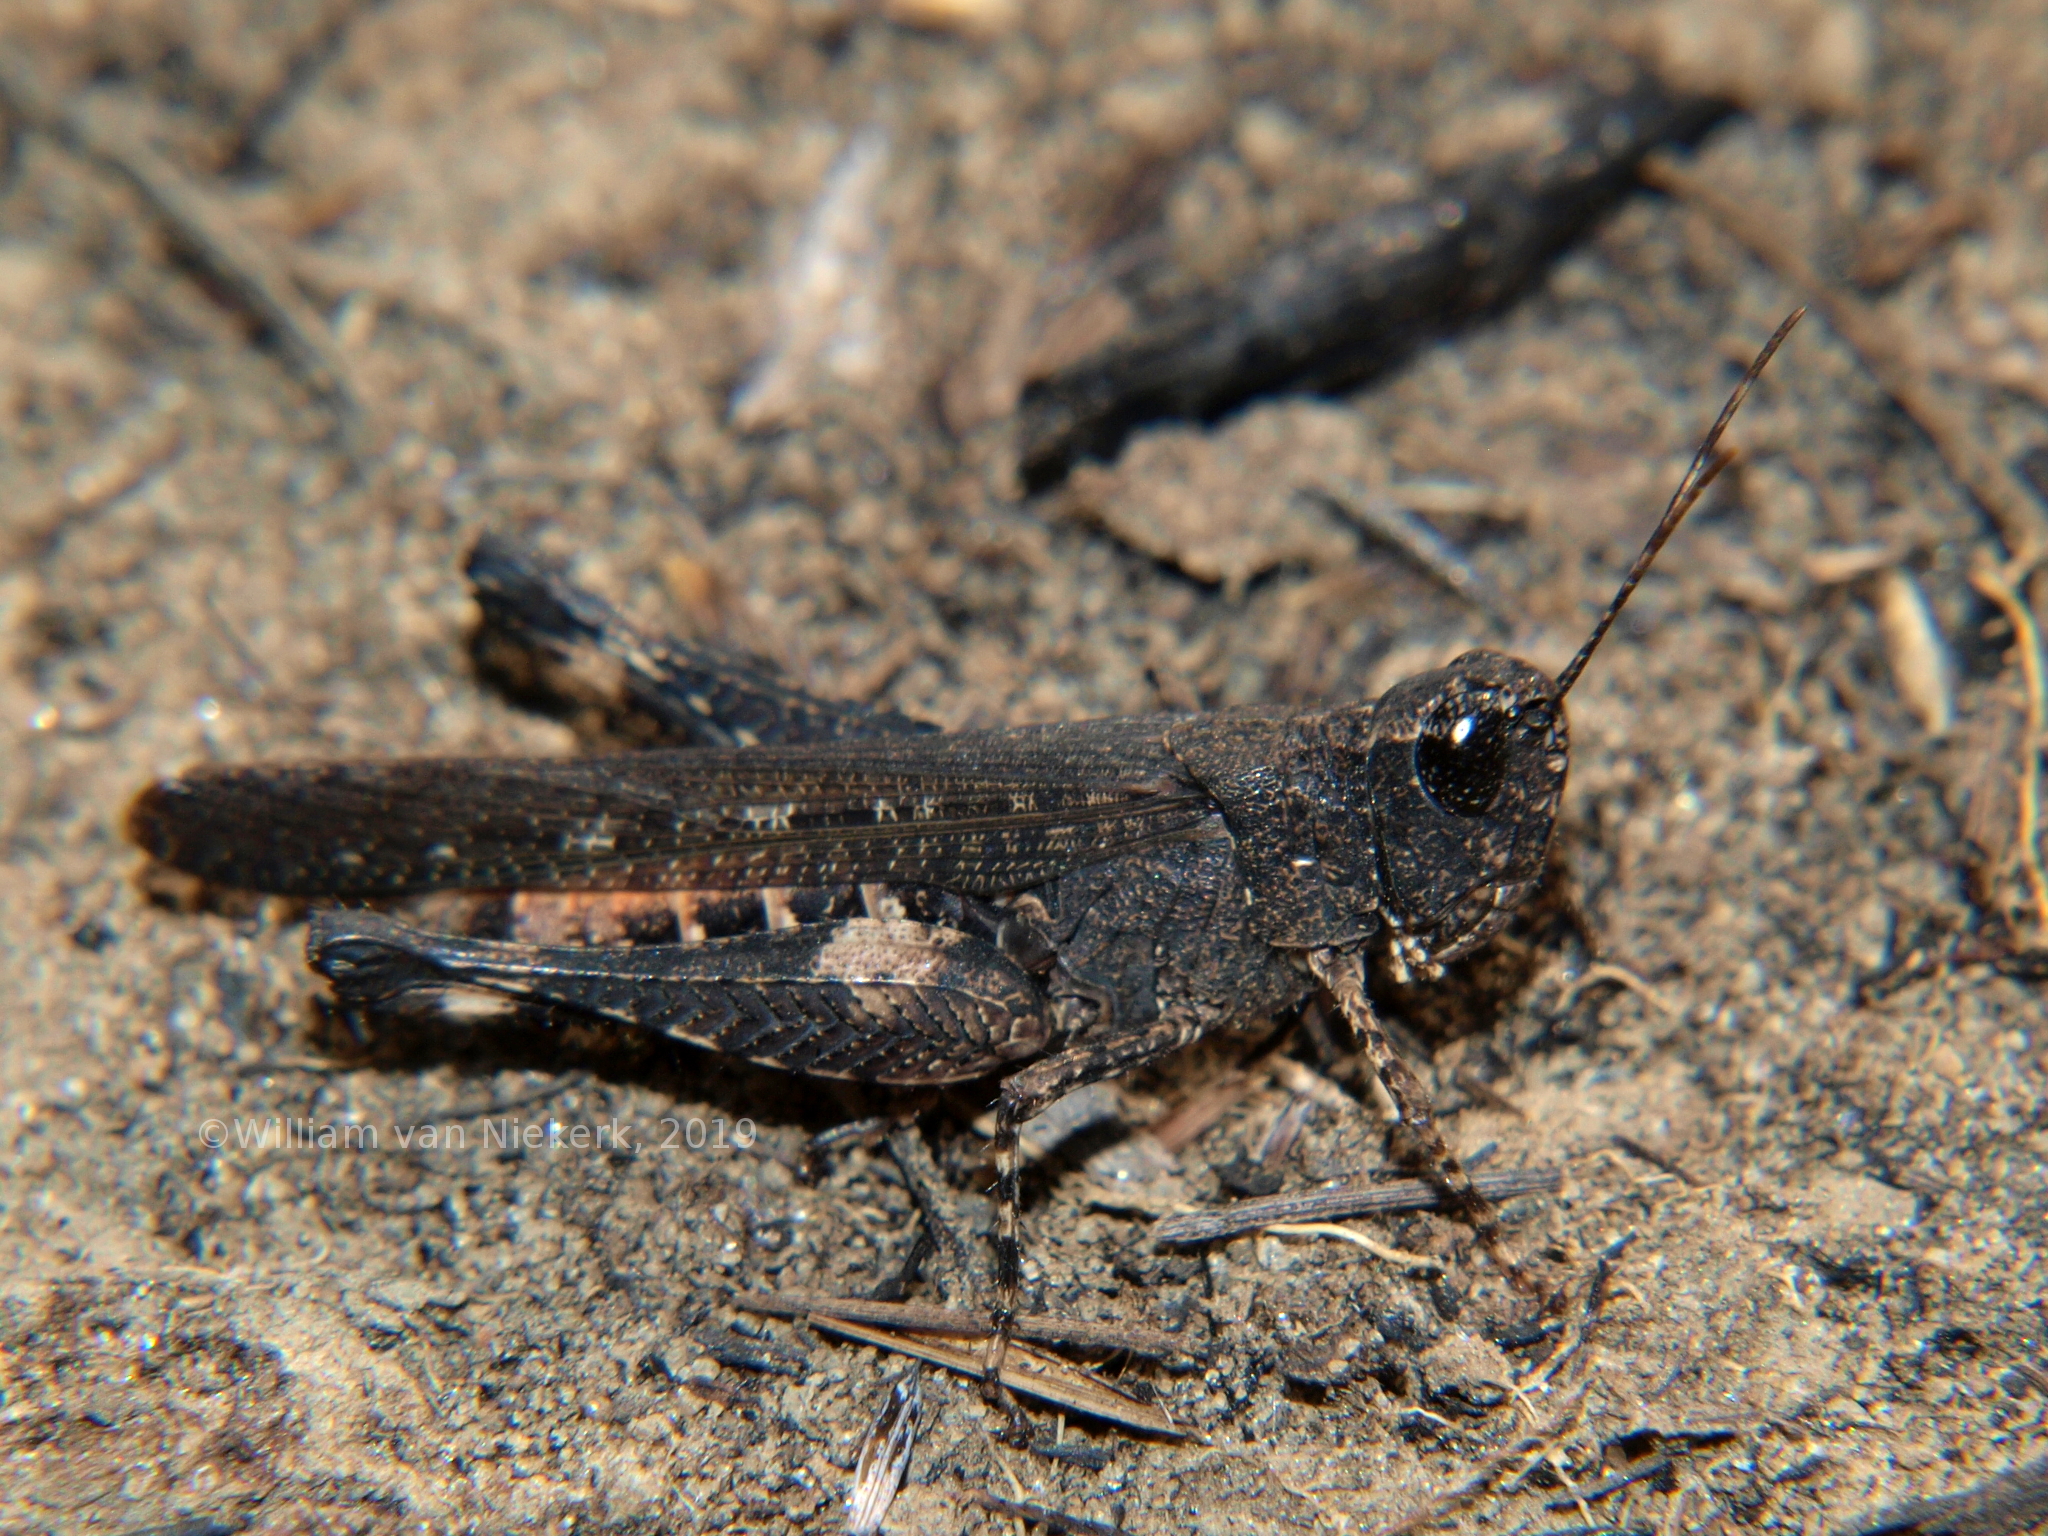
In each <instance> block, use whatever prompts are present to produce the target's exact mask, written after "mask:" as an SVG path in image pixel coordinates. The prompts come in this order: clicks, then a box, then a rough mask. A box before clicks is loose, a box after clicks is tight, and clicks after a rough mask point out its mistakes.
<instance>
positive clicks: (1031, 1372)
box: [809, 1316, 1187, 1440]
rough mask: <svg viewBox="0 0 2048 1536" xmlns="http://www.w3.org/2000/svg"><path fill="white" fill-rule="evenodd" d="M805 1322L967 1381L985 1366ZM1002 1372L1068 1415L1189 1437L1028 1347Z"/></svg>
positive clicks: (1006, 1381) (840, 1322) (1158, 1413)
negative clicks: (943, 1370)
mask: <svg viewBox="0 0 2048 1536" xmlns="http://www.w3.org/2000/svg"><path fill="white" fill-rule="evenodd" d="M809 1322H810V1325H811V1326H812V1327H813V1328H815V1329H817V1330H818V1331H819V1332H820V1333H831V1334H837V1335H839V1336H840V1337H841V1338H847V1339H854V1340H856V1341H858V1342H859V1343H862V1344H872V1345H874V1346H875V1347H876V1348H877V1349H888V1350H894V1351H895V1352H896V1353H897V1354H899V1355H909V1356H910V1357H911V1358H913V1359H916V1360H924V1361H927V1362H929V1363H930V1364H932V1365H939V1366H944V1367H945V1368H946V1369H947V1370H949V1371H952V1372H954V1373H955V1374H956V1375H960V1376H965V1377H968V1378H969V1379H971V1380H975V1381H980V1380H981V1379H983V1372H984V1364H983V1360H982V1352H981V1350H980V1348H979V1347H978V1346H975V1347H967V1346H962V1345H959V1344H949V1343H942V1342H941V1341H940V1340H938V1339H934V1338H929V1337H921V1336H919V1335H915V1334H901V1333H892V1332H890V1331H889V1330H888V1329H886V1328H870V1327H869V1326H868V1325H867V1324H865V1323H852V1322H848V1321H846V1320H845V1319H844V1318H837V1317H822V1316H813V1317H811V1318H810V1319H809ZM1001 1370H1002V1379H1003V1385H1004V1386H1006V1387H1008V1388H1009V1389H1010V1390H1011V1391H1012V1392H1021V1393H1024V1394H1025V1395H1027V1396H1030V1397H1035V1398H1038V1399H1040V1400H1042V1401H1044V1402H1048V1403H1052V1404H1054V1405H1055V1406H1057V1407H1060V1408H1064V1409H1066V1410H1067V1411H1068V1412H1069V1413H1085V1414H1087V1415H1088V1416H1089V1417H1090V1418H1096V1419H1102V1420H1105V1421H1106V1422H1108V1423H1111V1424H1121V1425H1123V1426H1124V1428H1126V1429H1134V1430H1137V1431H1138V1432H1140V1433H1141V1434H1147V1435H1159V1436H1161V1437H1163V1438H1168V1439H1175V1440H1178V1439H1182V1438H1184V1437H1185V1436H1186V1434H1187V1431H1186V1430H1184V1429H1182V1428H1180V1427H1179V1426H1178V1425H1176V1424H1175V1423H1174V1422H1173V1419H1172V1418H1171V1416H1169V1415H1168V1413H1167V1412H1166V1410H1165V1409H1164V1408H1161V1407H1160V1406H1159V1405H1158V1404H1156V1403H1147V1402H1141V1401H1139V1400H1138V1399H1137V1398H1135V1397H1131V1396H1129V1395H1128V1394H1127V1393H1123V1392H1119V1391H1118V1390H1117V1389H1116V1388H1114V1387H1112V1386H1110V1385H1109V1383H1107V1382H1105V1381H1101V1380H1099V1379H1098V1378H1096V1377H1094V1376H1091V1375H1089V1374H1088V1373H1087V1372H1086V1371H1084V1370H1082V1369H1081V1368H1080V1367H1079V1366H1077V1365H1074V1364H1072V1363H1071V1362H1070V1361H1066V1360H1062V1359H1061V1358H1060V1357H1059V1356H1058V1355H1049V1354H1046V1353H1045V1352H1044V1351H1043V1350H1039V1349H1033V1348H1032V1347H1031V1346H1030V1345H1028V1344H1019V1343H1016V1342H1012V1343H1011V1345H1010V1348H1009V1350H1008V1352H1007V1353H1006V1354H1005V1355H1004V1356H1003V1364H1002V1368H1001Z"/></svg>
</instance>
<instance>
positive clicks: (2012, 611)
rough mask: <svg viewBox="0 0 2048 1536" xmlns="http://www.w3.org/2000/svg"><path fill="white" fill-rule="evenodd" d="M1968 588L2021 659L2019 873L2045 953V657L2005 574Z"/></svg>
mask: <svg viewBox="0 0 2048 1536" xmlns="http://www.w3.org/2000/svg"><path fill="white" fill-rule="evenodd" d="M1970 585H1971V586H1973V587H1975V588H1976V589H1977V590H1978V591H1979V592H1981V593H1983V594H1984V596H1986V597H1987V598H1989V599H1990V600H1991V601H1992V602H1994V603H1996V604H1997V605H1998V608H1999V611H2000V612H2001V613H2003V614H2004V615H2005V617H2006V622H2008V623H2009V624H2011V625H2012V634H2013V643H2014V645H2015V646H2016V647H2017V648H2018V650H2019V653H2020V676H2021V678H2022V679H2023V680H2024V681H2025V684H2026V693H2027V732H2026V736H2025V738H2024V739H2023V740H2022V741H2021V743H2020V752H2021V758H2022V765H2021V767H2020V775H2019V777H2020V785H2019V789H2020V793H2019V799H2020V826H2019V845H2020V846H2019V859H2020V868H2021V869H2023V870H2025V871H2026V877H2027V890H2028V893H2029V894H2030V895H2031V896H2032V897H2033V899H2034V927H2035V934H2036V939H2037V942H2038V943H2039V944H2040V945H2041V946H2042V947H2043V948H2048V870H2043V869H2042V867H2041V753H2042V750H2043V749H2044V748H2048V657H2044V655H2043V654H2042V650H2041V629H2040V626H2039V625H2037V624H2036V623H2035V622H2034V615H2033V612H2032V610H2031V609H2029V608H2028V607H2027V605H2026V602H2025V600H2024V599H2022V598H2021V596H2020V595H2019V593H2018V592H2016V591H2014V590H2013V585H2012V583H2011V582H2010V581H2009V580H2008V579H2007V578H2006V575H2005V573H2004V572H2003V571H2000V570H1999V569H1997V568H1996V567H1995V566H1993V565H1992V564H1991V563H1990V562H1989V561H1985V562H1984V563H1982V564H1980V565H1978V566H1976V567H1975V568H1974V569H1972V570H1971V572H1970Z"/></svg>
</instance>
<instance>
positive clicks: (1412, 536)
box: [1303, 477, 1514, 629]
mask: <svg viewBox="0 0 2048 1536" xmlns="http://www.w3.org/2000/svg"><path fill="white" fill-rule="evenodd" d="M1303 489H1304V490H1305V491H1306V492H1307V494H1309V495H1311V496H1313V497H1315V498H1316V499H1317V500H1319V501H1321V502H1323V503H1325V504H1326V505H1328V506H1331V507H1334V508H1335V509H1336V510H1337V511H1338V512H1339V513H1341V514H1342V515H1343V517H1344V518H1345V519H1346V520H1347V521H1348V522H1350V523H1352V524H1354V525H1355V526H1356V527H1358V528H1359V529H1360V530H1362V531H1363V532H1365V533H1366V534H1368V535H1370V536H1371V537H1372V538H1374V539H1377V540H1378V541H1379V542H1380V543H1382V544H1386V545H1389V546H1391V547H1392V548H1394V549H1396V550H1398V551H1399V552H1400V553H1402V554H1403V555H1406V556H1407V557H1408V559H1409V560H1410V561H1412V562H1413V563H1414V564H1415V565H1416V566H1418V567H1420V568H1421V569H1422V570H1423V571H1425V572H1427V573H1428V574H1429V575H1431V576H1434V577H1435V578H1436V579H1437V581H1438V582H1440V583H1441V584H1442V585H1443V586H1444V587H1445V588H1447V589H1448V590H1449V591H1451V592H1452V593H1454V594H1455V595H1457V596H1458V597H1462V598H1463V599H1464V600H1465V601H1466V602H1468V603H1470V604H1471V605H1472V606H1473V607H1474V608H1477V609H1478V610H1479V611H1480V612H1481V613H1483V614H1485V615H1486V617H1488V618H1489V619H1492V620H1493V621H1494V622H1495V623H1496V624H1498V625H1500V626H1501V628H1503V629H1512V628H1513V627H1514V626H1513V625H1511V624H1510V623H1509V622H1508V619H1507V611H1506V606H1505V604H1503V603H1502V601H1501V596H1500V591H1499V589H1498V588H1496V587H1495V586H1494V584H1493V582H1492V581H1491V580H1489V579H1488V578H1487V576H1486V575H1485V573H1484V572H1482V571H1480V570H1479V569H1477V568H1476V567H1475V566H1473V565H1472V564H1471V562H1469V561H1468V560H1466V558H1465V557H1464V556H1463V555H1462V554H1460V553H1459V552H1458V550H1457V548H1456V546H1454V545H1453V544H1452V543H1451V541H1450V540H1449V539H1446V538H1445V537H1444V536H1443V535H1442V534H1440V533H1438V532H1437V531H1436V529H1434V528H1432V527H1431V526H1430V525H1429V524H1428V523H1426V522H1424V521H1423V520H1422V519H1421V518H1420V517H1418V516H1416V514H1415V511H1414V509H1413V508H1412V507H1410V506H1409V505H1407V504H1406V503H1405V502H1404V501H1403V500H1402V499H1401V496H1400V494H1399V493H1398V492H1395V491H1384V490H1374V489H1373V488H1372V487H1371V486H1368V485H1361V484H1359V483H1358V482H1357V481H1356V480H1348V479H1344V478H1342V477H1333V478H1330V479H1328V480H1325V481H1322V482H1320V483H1318V484H1315V485H1312V486H1306V487H1304V488H1303Z"/></svg>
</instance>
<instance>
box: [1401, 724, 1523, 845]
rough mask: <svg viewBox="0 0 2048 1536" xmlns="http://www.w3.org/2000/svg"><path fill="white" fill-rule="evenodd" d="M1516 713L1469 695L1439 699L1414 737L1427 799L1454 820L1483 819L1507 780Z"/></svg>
mask: <svg viewBox="0 0 2048 1536" xmlns="http://www.w3.org/2000/svg"><path fill="white" fill-rule="evenodd" d="M1514 725H1515V717H1514V712H1513V711H1512V710H1511V709H1510V708H1509V707H1508V706H1507V705H1506V704H1505V703H1504V702H1502V701H1500V700H1496V699H1487V698H1474V697H1472V696H1471V695H1469V694H1466V695H1463V696H1453V697H1451V698H1447V699H1445V700H1443V701H1442V702H1441V703H1440V704H1439V705H1438V706H1437V707H1436V708H1435V709H1434V710H1432V711H1431V712H1430V716H1429V719H1428V720H1427V721H1425V722H1424V723H1423V727H1422V731H1421V734H1419V735H1418V736H1417V737H1416V738H1415V776H1416V778H1418V779H1419V780H1421V782H1422V788H1423V791H1424V793H1426V794H1427V795H1428V796H1429V798H1430V799H1431V800H1432V801H1434V802H1435V803H1436V805H1437V806H1438V807H1439V808H1440V809H1443V810H1446V811H1449V812H1450V813H1451V814H1452V815H1454V816H1484V815H1485V814H1486V813H1487V812H1488V811H1490V810H1492V809H1493V806H1494V802H1495V801H1497V800H1498V799H1500V792H1501V790H1502V789H1503V788H1504V787H1505V786H1506V784H1507V778H1508V744H1509V741H1510V739H1511V737H1512V735H1513V732H1514Z"/></svg>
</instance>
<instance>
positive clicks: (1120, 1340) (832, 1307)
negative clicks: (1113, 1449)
mask: <svg viewBox="0 0 2048 1536" xmlns="http://www.w3.org/2000/svg"><path fill="white" fill-rule="evenodd" d="M732 1304H733V1305H734V1306H736V1307H738V1308H739V1309H740V1310H741V1311H742V1312H758V1313H761V1314H762V1315H763V1316H767V1317H805V1316H817V1317H840V1318H846V1319H849V1320H850V1321H853V1322H857V1323H873V1324H875V1325H876V1326H878V1327H882V1328H904V1329H909V1330H911V1331H913V1332H920V1333H948V1334H956V1335H958V1336H960V1337H962V1338H972V1339H979V1338H986V1337H987V1335H988V1319H987V1318H986V1317H984V1316H982V1315H980V1314H978V1313H974V1312H962V1311H959V1310H957V1309H955V1308H952V1307H933V1306H927V1305H924V1304H922V1303H919V1302H914V1301H870V1300H868V1299H867V1298H865V1297H860V1296H824V1295H820V1294H818V1293H817V1292H815V1291H747V1292H744V1293H742V1294H740V1295H737V1296H734V1297H733V1298H732ZM1017 1337H1018V1338H1020V1339H1029V1340H1031V1341H1033V1342H1034V1343H1039V1344H1070V1345H1072V1346H1074V1347H1075V1348H1076V1349H1109V1350H1128V1351H1129V1352H1130V1353H1132V1354H1134V1355H1145V1356H1148V1357H1150V1358H1153V1359H1158V1358H1161V1357H1164V1356H1168V1355H1185V1354H1188V1353H1191V1344H1192V1341H1191V1340H1188V1339H1183V1338H1180V1337H1178V1336H1177V1335H1174V1334H1171V1333H1162V1332H1161V1331H1160V1330H1158V1329H1156V1328H1140V1327H1136V1326H1134V1325H1132V1324H1130V1323H1091V1322H1086V1321H1084V1320H1082V1319H1081V1318H1077V1317H1072V1318H1070V1317H1052V1316H1048V1315H1046V1314H1044V1313H1037V1312H1034V1313H1027V1314H1025V1315H1023V1316H1021V1317H1019V1318H1018V1319H1017Z"/></svg>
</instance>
